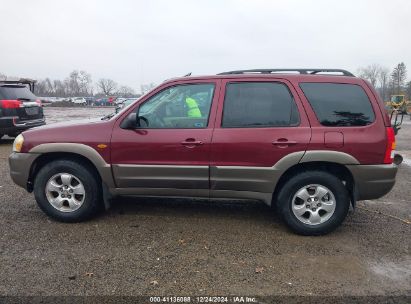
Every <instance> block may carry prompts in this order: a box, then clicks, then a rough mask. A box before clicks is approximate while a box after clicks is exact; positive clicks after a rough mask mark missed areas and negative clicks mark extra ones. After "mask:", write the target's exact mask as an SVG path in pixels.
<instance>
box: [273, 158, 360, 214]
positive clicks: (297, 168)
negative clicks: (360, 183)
mask: <svg viewBox="0 0 411 304" xmlns="http://www.w3.org/2000/svg"><path fill="white" fill-rule="evenodd" d="M304 171H324V172H328V173H331V174H333V175H335V176H337V177H338V178H339V179H340V180H341V181H342V182H343V184H344V186H345V187H346V189H347V190H348V193H349V195H350V199H351V203H352V205H353V207H354V206H355V201H356V199H355V197H356V195H355V193H356V191H355V180H354V177H353V175H352V173H351V172H350V170H349V169H348V168H347V167H346V166H345V165H343V164H341V163H337V162H328V161H311V162H300V163H298V164H295V165H293V166H291V167H289V168H288V169H287V170H286V171H284V172H283V174H282V175H281V176H280V178H279V180H278V182H277V184H276V186H275V189H274V193H273V204H276V200H277V196H278V192H279V190H280V189H281V187H282V186H283V185H284V183H285V182H286V181H287V180H288V179H289V178H291V177H292V176H294V175H297V174H299V173H301V172H304Z"/></svg>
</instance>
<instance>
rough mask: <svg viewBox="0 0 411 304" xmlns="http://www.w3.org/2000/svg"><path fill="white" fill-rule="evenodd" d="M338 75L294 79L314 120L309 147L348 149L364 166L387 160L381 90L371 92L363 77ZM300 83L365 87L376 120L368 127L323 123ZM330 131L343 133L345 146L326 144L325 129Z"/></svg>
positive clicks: (341, 150) (315, 148) (311, 119)
mask: <svg viewBox="0 0 411 304" xmlns="http://www.w3.org/2000/svg"><path fill="white" fill-rule="evenodd" d="M334 77H335V76H328V77H318V78H317V77H311V78H309V79H306V80H304V81H301V79H298V81H296V80H294V79H293V81H292V83H293V84H294V87H295V88H296V90H297V92H298V94H299V96H300V98H301V101H302V103H303V104H304V108H305V110H306V113H307V115H308V117H309V120H310V123H311V128H312V138H311V142H310V144H309V146H308V149H307V150H337V151H340V152H345V153H347V154H350V155H352V156H354V157H355V158H356V159H357V160H358V161H359V162H360V163H361V164H364V165H368V164H381V163H383V160H384V155H385V149H386V141H387V138H386V134H385V120H384V117H383V114H382V110H381V109H380V105H379V103H378V100H376V99H375V95H376V94H377V93H375V92H373V91H371V88H370V87H368V86H367V85H366V83H365V82H364V81H363V80H362V79H360V78H356V77H338V80H336V79H335V78H334ZM341 78H342V79H341ZM300 82H325V83H346V84H354V85H359V86H361V87H362V88H363V89H364V91H365V93H366V94H367V96H368V98H369V99H370V103H371V105H372V108H373V110H374V114H375V121H374V122H373V123H372V124H370V125H368V126H359V127H358V126H356V127H330V126H323V125H321V124H320V122H319V121H318V119H317V117H316V115H315V113H314V111H313V109H312V108H311V105H310V103H309V102H308V100H307V98H306V97H305V95H304V93H303V91H302V90H301V88H300V87H299V84H300ZM374 93H375V94H374ZM330 131H334V132H341V133H342V134H343V136H344V146H343V147H341V148H338V149H337V148H332V147H327V146H326V145H325V144H324V134H325V132H330Z"/></svg>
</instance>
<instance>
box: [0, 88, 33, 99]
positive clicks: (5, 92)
mask: <svg viewBox="0 0 411 304" xmlns="http://www.w3.org/2000/svg"><path fill="white" fill-rule="evenodd" d="M0 98H2V99H18V98H23V99H36V98H37V97H36V96H34V94H33V93H32V92H31V91H30V90H29V89H28V88H27V87H25V86H21V87H19V86H0Z"/></svg>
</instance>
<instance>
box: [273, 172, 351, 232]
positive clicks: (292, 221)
mask: <svg viewBox="0 0 411 304" xmlns="http://www.w3.org/2000/svg"><path fill="white" fill-rule="evenodd" d="M277 198H278V202H277V204H278V209H279V211H280V214H281V216H282V218H283V220H284V221H285V222H286V224H287V225H288V226H289V227H290V228H291V229H292V230H293V231H295V232H297V233H299V234H302V235H322V234H326V233H328V232H331V231H333V230H334V229H335V228H337V227H338V226H339V225H340V224H341V223H342V222H343V220H344V219H345V217H346V216H347V213H348V210H349V206H350V198H349V194H348V191H347V189H346V188H345V186H344V184H343V183H342V181H341V180H340V179H339V178H338V177H336V176H334V175H332V174H329V173H327V172H323V171H306V172H304V173H301V174H298V175H295V176H293V177H291V178H290V179H289V180H288V181H287V182H286V183H285V184H284V185H283V187H282V188H281V190H280V191H279V193H278V196H277Z"/></svg>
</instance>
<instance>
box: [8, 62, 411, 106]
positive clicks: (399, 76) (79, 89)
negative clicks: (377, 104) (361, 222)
mask: <svg viewBox="0 0 411 304" xmlns="http://www.w3.org/2000/svg"><path fill="white" fill-rule="evenodd" d="M358 76H359V77H361V78H364V79H367V80H368V81H369V82H370V83H371V84H372V85H373V86H374V87H375V88H376V90H377V91H378V92H379V94H380V96H381V97H382V99H383V100H384V101H385V100H388V99H389V98H390V95H396V94H405V95H407V96H408V98H409V99H411V81H408V82H407V67H406V66H405V64H404V62H401V63H398V64H397V65H396V66H395V67H394V68H393V69H392V70H390V69H389V68H387V67H385V66H382V65H380V64H376V63H375V64H371V65H368V66H364V67H360V68H359V69H358ZM6 78H7V77H6V76H5V75H4V74H1V73H0V80H2V79H6ZM141 87H142V90H143V89H144V88H143V87H144V86H143V85H142V86H141ZM95 88H97V92H94V89H95ZM35 94H36V95H37V96H42V97H85V96H122V97H134V96H138V94H136V93H135V91H134V90H133V88H130V87H128V86H122V85H119V84H118V83H116V82H115V81H114V80H112V79H108V78H100V79H99V80H98V81H97V82H96V83H93V81H92V78H91V74H90V73H88V72H86V71H78V70H74V71H72V72H71V73H70V74H69V76H68V77H67V78H65V79H64V80H60V79H50V78H45V79H41V80H39V81H37V83H36V86H35Z"/></svg>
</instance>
